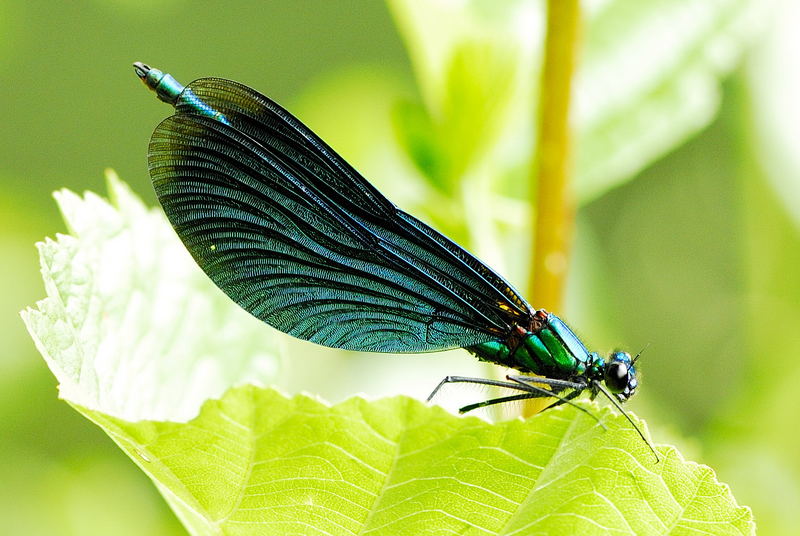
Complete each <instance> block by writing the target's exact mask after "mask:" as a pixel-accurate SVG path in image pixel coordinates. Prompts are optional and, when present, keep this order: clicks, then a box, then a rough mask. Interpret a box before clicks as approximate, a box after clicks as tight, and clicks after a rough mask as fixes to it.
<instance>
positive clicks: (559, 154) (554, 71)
mask: <svg viewBox="0 0 800 536" xmlns="http://www.w3.org/2000/svg"><path fill="white" fill-rule="evenodd" d="M580 19H581V11H580V1H579V0H548V1H547V29H546V32H547V33H546V37H545V46H544V62H543V68H542V83H541V91H540V98H539V109H538V113H539V130H538V131H539V140H538V144H537V148H536V158H535V159H534V161H533V162H534V163H533V165H532V166H531V173H530V181H531V192H534V191H535V192H536V220H535V221H534V232H533V240H534V245H533V269H532V271H531V274H530V280H529V286H528V288H529V290H530V291H531V296H532V300H533V303H535V304H536V307H538V308H544V309H548V310H553V311H559V310H561V308H562V304H563V297H564V288H565V283H566V276H567V269H568V267H569V258H570V248H571V244H572V234H573V227H574V220H575V198H574V195H573V192H572V184H571V180H570V178H571V171H572V135H571V134H572V133H571V129H570V114H569V111H570V100H571V95H572V80H573V75H574V73H575V64H576V61H577V50H578V40H579V37H580V36H579V33H580V22H581V21H580Z"/></svg>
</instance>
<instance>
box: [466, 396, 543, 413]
mask: <svg viewBox="0 0 800 536" xmlns="http://www.w3.org/2000/svg"><path fill="white" fill-rule="evenodd" d="M531 398H543V395H541V394H539V393H522V394H519V395H511V396H503V397H500V398H492V399H490V400H484V401H483V402H476V403H475V404H469V405H466V406H464V407H463V408H459V410H458V412H459V413H467V412H470V411H472V410H474V409H478V408H485V407H486V406H493V405H495V404H502V403H504V402H514V401H516V400H530V399H531Z"/></svg>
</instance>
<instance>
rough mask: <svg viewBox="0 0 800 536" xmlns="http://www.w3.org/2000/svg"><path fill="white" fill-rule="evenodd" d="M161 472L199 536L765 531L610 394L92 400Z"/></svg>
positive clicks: (131, 447) (269, 394)
mask: <svg viewBox="0 0 800 536" xmlns="http://www.w3.org/2000/svg"><path fill="white" fill-rule="evenodd" d="M78 409H79V410H80V411H82V412H83V413H84V414H85V415H86V416H87V417H88V418H90V419H92V420H93V421H95V422H96V423H97V424H98V425H100V426H101V427H103V429H105V430H106V431H107V432H108V433H109V435H110V436H111V437H112V438H113V439H114V440H115V441H116V442H117V443H118V444H119V445H120V446H121V447H122V448H123V449H124V450H125V451H126V452H127V453H128V455H129V456H131V458H132V459H133V460H134V461H136V463H137V464H138V465H139V466H140V467H141V468H142V469H143V470H144V471H145V472H146V473H147V474H148V475H149V476H150V477H151V478H152V479H153V480H154V481H155V482H156V484H157V485H158V486H159V489H161V491H162V493H163V494H164V495H165V497H166V498H167V499H168V500H169V502H170V504H171V505H172V506H173V508H174V509H175V511H176V512H177V513H178V515H179V516H180V518H181V519H182V520H183V521H184V522H185V524H186V525H187V526H188V527H190V528H191V530H192V532H193V534H208V535H212V534H306V535H311V534H326V535H338V534H341V535H351V534H397V535H400V534H409V535H419V534H476V535H477V534H565V535H573V534H636V535H647V534H706V535H707V534H750V533H752V532H753V524H752V518H751V514H750V511H749V509H747V508H744V507H738V506H736V504H735V503H734V501H733V499H732V497H731V495H730V492H729V490H728V488H727V487H726V486H724V485H722V484H719V483H718V482H716V480H715V478H714V474H713V471H711V469H709V468H708V467H705V466H701V465H697V464H694V463H690V462H685V461H684V460H683V459H682V458H681V457H680V456H679V455H678V454H677V452H676V451H675V450H674V449H671V448H661V449H660V452H661V455H662V461H661V463H659V464H654V463H653V457H652V453H650V451H649V450H648V449H647V447H646V446H645V445H644V444H643V443H642V442H641V440H640V439H639V438H638V436H637V435H636V433H635V432H634V431H633V429H632V428H631V427H630V425H629V424H628V423H627V421H626V420H625V419H624V418H622V417H621V416H618V415H613V414H612V413H611V411H609V410H607V409H605V410H601V409H599V408H597V407H596V406H593V407H591V409H592V411H594V412H596V413H597V414H598V415H600V416H601V419H602V422H603V423H604V424H605V426H606V427H607V430H603V428H601V427H600V426H599V425H598V424H597V423H596V422H595V421H594V420H593V419H592V418H590V417H588V416H586V415H583V414H582V413H580V412H578V411H577V410H575V409H574V408H567V409H559V410H553V411H549V412H546V413H545V414H541V415H539V416H537V417H534V418H532V419H529V420H528V421H526V422H523V421H521V420H514V421H510V422H505V423H501V424H489V423H487V422H484V421H482V420H480V419H477V418H475V417H470V418H459V417H455V416H453V415H450V414H448V413H446V412H444V411H443V410H441V409H439V408H434V407H428V406H425V405H423V404H422V403H420V402H418V401H416V400H413V399H410V398H406V397H395V398H389V399H383V400H379V401H375V402H367V401H365V400H363V399H360V398H352V399H350V400H347V401H345V402H343V403H341V404H338V405H336V406H333V407H329V406H327V405H325V404H323V403H321V402H319V401H317V400H314V399H312V398H308V397H305V396H297V397H294V398H292V399H287V398H285V397H284V396H282V395H280V394H278V393H277V392H275V391H273V390H262V389H258V388H254V387H240V388H237V389H233V390H231V391H229V392H228V393H227V394H226V395H225V396H224V397H223V398H222V399H221V400H219V401H212V402H209V403H207V404H206V405H205V406H204V408H203V410H202V411H201V413H200V415H199V416H198V417H197V418H196V419H194V420H192V421H191V422H189V423H185V424H180V423H166V422H139V423H131V422H126V421H123V420H120V419H115V418H112V417H108V416H106V415H103V414H101V413H98V412H92V411H88V410H84V409H82V408H78Z"/></svg>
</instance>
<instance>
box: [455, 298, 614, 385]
mask: <svg viewBox="0 0 800 536" xmlns="http://www.w3.org/2000/svg"><path fill="white" fill-rule="evenodd" d="M541 314H542V317H543V322H542V323H541V325H538V326H536V328H534V329H533V330H531V331H525V330H520V332H519V334H518V336H515V337H511V338H510V339H508V340H496V341H490V342H487V343H483V344H478V345H475V346H471V347H469V348H468V350H469V351H470V352H472V353H473V354H475V355H476V356H477V357H478V359H480V360H482V361H489V362H491V363H496V364H498V365H503V366H506V367H509V368H513V369H517V370H519V371H521V372H526V373H531V374H537V375H539V376H546V377H548V378H570V377H575V376H587V377H589V378H602V375H603V368H604V362H603V358H601V357H600V356H599V355H598V354H596V353H593V352H591V353H590V352H589V351H588V350H587V349H586V347H585V346H584V345H583V343H582V342H581V341H580V339H578V337H577V336H576V335H575V333H574V332H573V331H572V330H571V329H570V328H569V327H568V326H567V325H566V324H565V323H564V322H563V321H562V320H561V319H560V318H558V317H557V316H556V315H554V314H550V313H544V311H542V312H541Z"/></svg>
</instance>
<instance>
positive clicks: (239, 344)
mask: <svg viewBox="0 0 800 536" xmlns="http://www.w3.org/2000/svg"><path fill="white" fill-rule="evenodd" d="M108 180H109V191H110V193H111V197H112V202H108V201H106V200H104V199H102V198H100V197H99V196H97V195H95V194H93V193H87V194H86V195H85V196H84V197H82V198H81V197H79V196H78V195H76V194H74V193H72V192H70V191H68V190H61V191H59V192H56V194H55V197H56V200H57V201H58V204H59V207H60V209H61V212H62V213H63V215H64V219H65V220H66V223H67V227H68V229H69V231H70V233H71V234H70V235H57V236H56V239H55V240H52V239H49V238H48V239H46V240H45V241H44V242H40V243H39V244H37V247H38V249H39V257H40V263H41V270H42V278H43V279H44V283H45V289H46V291H47V298H45V299H44V300H41V301H40V302H38V303H37V304H36V307H35V308H28V309H26V310H25V311H23V312H22V318H23V320H24V321H25V325H26V326H27V328H28V331H29V332H30V334H31V336H32V337H33V340H34V342H35V343H36V347H37V348H38V350H39V352H40V353H41V354H42V356H43V357H44V358H45V360H46V361H47V364H48V366H49V367H50V369H51V370H52V371H53V374H55V376H56V378H58V381H59V390H60V395H61V397H62V398H65V399H67V400H69V401H70V402H73V403H76V404H80V405H82V406H86V407H88V408H92V409H97V410H100V411H103V412H105V413H108V414H110V415H116V416H119V417H124V418H127V419H131V420H136V419H172V420H187V419H190V418H191V417H193V416H194V415H196V414H197V411H198V410H199V408H200V405H201V404H202V403H203V402H204V401H205V400H207V399H209V398H214V397H218V396H220V395H221V394H222V393H223V392H224V391H225V390H226V389H227V388H228V387H230V386H231V385H237V384H242V383H257V384H268V383H270V382H271V380H272V379H273V378H274V377H275V375H276V373H277V370H278V367H279V359H278V355H279V350H280V343H279V342H278V337H276V332H275V331H274V330H270V329H269V328H268V327H266V326H264V324H263V323H261V322H260V321H258V320H256V319H255V318H253V317H251V316H250V315H249V314H247V313H246V312H244V311H243V310H242V309H240V308H239V307H238V306H237V305H236V304H234V303H233V302H231V300H229V299H228V298H227V296H225V295H224V294H223V293H222V292H221V291H220V290H219V289H217V288H216V287H215V286H214V284H213V283H212V282H211V281H210V280H209V279H208V278H207V277H206V276H205V274H204V273H203V272H202V271H201V270H200V268H198V267H197V265H196V264H195V263H194V261H193V260H192V259H191V257H190V256H189V254H188V253H187V252H186V249H185V248H184V247H183V245H182V244H181V243H180V240H178V237H177V236H176V235H175V233H174V231H173V230H172V228H171V227H170V226H169V224H168V223H167V222H166V219H165V218H164V216H163V214H162V213H161V211H158V210H148V209H147V208H146V207H145V206H144V204H143V203H142V202H141V200H139V199H138V198H137V197H136V196H134V195H133V193H132V192H131V191H130V190H129V189H128V187H127V186H126V185H124V184H123V183H122V182H120V181H119V179H117V178H116V176H115V175H113V174H109V176H108Z"/></svg>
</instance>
